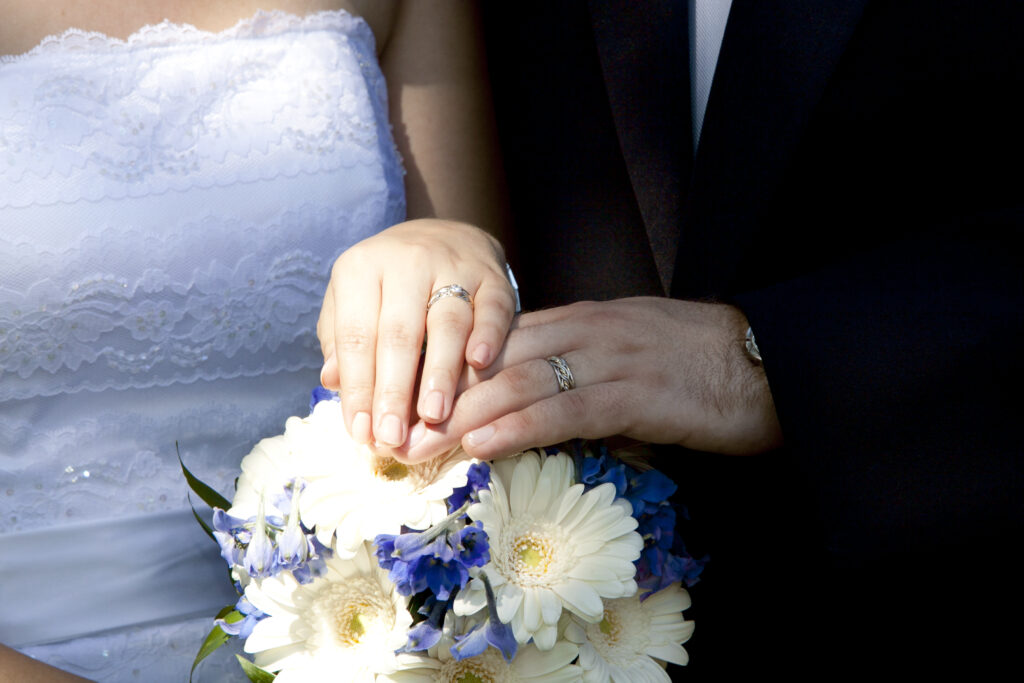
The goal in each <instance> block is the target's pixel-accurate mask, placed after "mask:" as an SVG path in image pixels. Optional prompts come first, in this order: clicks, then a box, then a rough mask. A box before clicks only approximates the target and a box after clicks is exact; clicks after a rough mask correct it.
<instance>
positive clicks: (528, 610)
mask: <svg viewBox="0 0 1024 683" xmlns="http://www.w3.org/2000/svg"><path fill="white" fill-rule="evenodd" d="M542 590H544V589H542V588H541V589H538V588H527V589H526V590H524V591H523V594H524V595H523V623H524V625H525V626H526V628H527V629H528V630H529V631H530V633H536V631H537V629H539V628H540V626H541V624H542V623H544V622H543V621H542V620H541V615H540V595H538V593H540V591H542Z"/></svg>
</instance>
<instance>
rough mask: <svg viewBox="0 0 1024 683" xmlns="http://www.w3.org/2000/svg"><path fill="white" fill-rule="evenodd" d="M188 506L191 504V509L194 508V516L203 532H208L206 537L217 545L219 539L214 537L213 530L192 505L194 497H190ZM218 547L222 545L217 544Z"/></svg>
mask: <svg viewBox="0 0 1024 683" xmlns="http://www.w3.org/2000/svg"><path fill="white" fill-rule="evenodd" d="M188 504H189V507H191V508H192V516H193V517H195V518H196V521H197V522H199V526H201V527H203V531H205V532H206V535H207V536H209V537H210V540H211V541H213V542H214V543H217V538H216V536H214V535H213V529H211V528H210V525H209V524H207V523H206V522H205V521H204V520H203V518H202V517H200V516H199V513H198V512H196V506H195V505H192V496H189V497H188ZM217 545H220V543H217Z"/></svg>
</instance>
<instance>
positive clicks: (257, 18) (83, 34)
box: [0, 9, 377, 67]
mask: <svg viewBox="0 0 1024 683" xmlns="http://www.w3.org/2000/svg"><path fill="white" fill-rule="evenodd" d="M324 29H327V30H334V31H338V32H340V33H346V34H349V35H351V36H356V37H358V38H359V40H361V41H364V42H365V43H366V45H367V46H368V47H369V48H370V51H371V52H372V53H373V54H376V45H377V43H376V39H375V37H374V35H373V31H372V30H371V29H370V26H369V25H368V24H367V23H366V21H365V20H364V19H363V18H362V17H359V16H356V15H354V14H350V13H349V12H348V11H346V10H344V9H337V10H324V11H321V12H314V13H312V14H307V15H304V16H299V15H296V14H292V13H290V12H285V11H283V10H269V11H268V10H262V9H258V10H256V13H255V14H254V15H253V16H252V17H249V18H247V19H240V20H239V21H238V23H236V24H235V25H234V26H232V27H230V28H226V29H224V30H222V31H203V30H200V29H198V28H196V27H195V26H193V25H191V24H187V23H174V22H171V21H168V20H166V19H165V20H164V21H162V22H160V23H159V24H147V25H146V26H143V27H142V28H140V29H139V30H138V31H136V32H135V33H133V34H131V35H130V36H128V37H127V38H126V39H124V40H122V39H120V38H114V37H112V36H108V35H107V34H105V33H101V32H99V31H83V30H82V29H77V28H69V29H68V30H66V31H64V33H61V34H57V35H52V36H47V37H45V38H43V39H42V40H41V41H39V44H38V45H36V46H35V47H34V48H32V49H31V50H29V51H28V52H23V53H21V54H18V55H0V67H2V66H3V65H4V64H14V63H17V62H21V61H24V60H27V59H30V58H32V57H36V56H38V55H53V54H60V53H65V52H98V51H103V50H105V51H108V52H115V51H122V52H127V51H131V50H137V49H139V48H142V47H166V46H171V45H182V44H193V45H194V44H197V43H209V42H224V41H228V40H237V39H239V38H264V37H269V36H277V35H281V34H283V33H291V32H295V31H308V30H316V31H319V30H324Z"/></svg>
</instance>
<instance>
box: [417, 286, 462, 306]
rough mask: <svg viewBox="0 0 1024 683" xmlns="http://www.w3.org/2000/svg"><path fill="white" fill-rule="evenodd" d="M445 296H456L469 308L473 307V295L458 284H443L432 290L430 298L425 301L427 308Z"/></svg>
mask: <svg viewBox="0 0 1024 683" xmlns="http://www.w3.org/2000/svg"><path fill="white" fill-rule="evenodd" d="M446 296H454V297H458V298H460V299H462V300H463V301H465V302H466V303H467V304H469V307H470V308H471V309H472V308H473V296H472V295H471V294H470V293H469V292H467V291H466V290H465V289H464V288H462V287H460V286H459V285H445V286H444V287H441V288H440V289H436V290H434V293H433V294H431V295H430V300H429V301H427V310H428V311H429V310H430V307H431V306H433V305H434V304H436V303H437V302H438V301H440V300H441V299H443V298H445V297H446Z"/></svg>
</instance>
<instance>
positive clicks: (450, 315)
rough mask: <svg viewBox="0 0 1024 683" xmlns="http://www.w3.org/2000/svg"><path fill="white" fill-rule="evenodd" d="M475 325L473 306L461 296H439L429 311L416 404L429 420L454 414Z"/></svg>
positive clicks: (436, 419)
mask: <svg viewBox="0 0 1024 683" xmlns="http://www.w3.org/2000/svg"><path fill="white" fill-rule="evenodd" d="M472 324H473V308H472V307H471V306H470V304H469V303H468V302H466V301H463V300H462V299H460V298H458V297H454V296H450V297H445V298H443V299H438V300H437V301H436V302H435V303H434V305H433V306H431V307H430V310H429V311H428V312H427V352H426V355H425V356H424V359H423V377H422V379H421V381H420V396H419V401H418V403H417V412H418V413H419V416H420V417H421V418H422V419H423V420H425V421H427V422H430V423H437V422H442V421H443V420H446V419H447V418H448V415H449V414H450V413H451V408H452V402H453V401H454V400H455V385H456V383H457V382H458V377H459V374H460V373H461V372H462V359H463V356H464V353H465V348H466V339H467V338H468V337H469V333H470V328H471V326H472Z"/></svg>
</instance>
